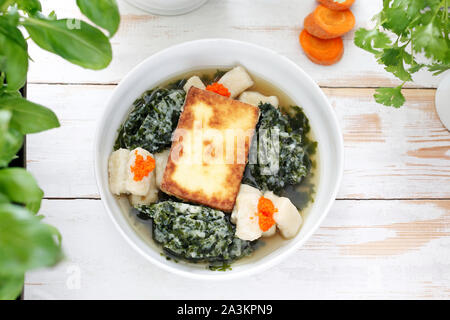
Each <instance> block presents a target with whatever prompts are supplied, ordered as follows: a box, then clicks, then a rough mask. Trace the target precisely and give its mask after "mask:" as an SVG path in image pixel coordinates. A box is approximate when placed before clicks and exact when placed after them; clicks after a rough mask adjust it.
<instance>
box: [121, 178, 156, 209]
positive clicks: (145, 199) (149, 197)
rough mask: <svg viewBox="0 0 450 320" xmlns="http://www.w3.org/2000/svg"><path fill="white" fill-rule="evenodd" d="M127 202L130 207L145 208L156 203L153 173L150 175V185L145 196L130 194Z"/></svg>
mask: <svg viewBox="0 0 450 320" xmlns="http://www.w3.org/2000/svg"><path fill="white" fill-rule="evenodd" d="M128 200H129V201H130V204H131V205H132V206H139V205H141V206H146V205H149V204H152V203H155V202H157V201H158V188H157V187H156V179H155V172H154V171H153V172H151V173H150V185H149V189H148V192H147V194H146V195H145V196H137V195H134V194H130V195H129V196H128Z"/></svg>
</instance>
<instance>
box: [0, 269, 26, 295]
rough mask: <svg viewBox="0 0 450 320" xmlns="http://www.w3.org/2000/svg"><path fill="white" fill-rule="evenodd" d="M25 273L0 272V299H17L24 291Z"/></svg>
mask: <svg viewBox="0 0 450 320" xmlns="http://www.w3.org/2000/svg"><path fill="white" fill-rule="evenodd" d="M24 278H25V277H24V274H23V273H12V274H8V273H2V272H0V300H15V299H17V297H18V296H19V295H20V292H22V287H23V282H24Z"/></svg>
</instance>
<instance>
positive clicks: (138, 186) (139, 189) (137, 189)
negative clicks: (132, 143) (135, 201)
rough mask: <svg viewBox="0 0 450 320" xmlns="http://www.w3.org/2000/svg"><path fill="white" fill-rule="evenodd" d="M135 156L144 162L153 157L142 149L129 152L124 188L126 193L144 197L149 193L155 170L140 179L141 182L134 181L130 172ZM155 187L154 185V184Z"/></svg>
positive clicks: (133, 176)
mask: <svg viewBox="0 0 450 320" xmlns="http://www.w3.org/2000/svg"><path fill="white" fill-rule="evenodd" d="M137 155H141V156H142V157H143V158H144V160H147V159H148V157H151V158H153V155H152V154H151V153H150V152H148V151H147V150H144V149H142V148H136V149H134V150H132V151H131V152H130V155H129V158H128V163H127V179H126V188H127V191H128V192H129V193H131V194H133V195H136V196H146V195H147V194H148V192H149V189H150V185H151V180H152V179H153V180H155V170H153V171H151V172H150V173H149V174H147V175H146V176H144V177H142V179H141V180H139V181H136V180H135V179H134V178H135V175H134V173H133V171H132V167H134V166H135V162H136V157H137ZM155 185H156V183H155Z"/></svg>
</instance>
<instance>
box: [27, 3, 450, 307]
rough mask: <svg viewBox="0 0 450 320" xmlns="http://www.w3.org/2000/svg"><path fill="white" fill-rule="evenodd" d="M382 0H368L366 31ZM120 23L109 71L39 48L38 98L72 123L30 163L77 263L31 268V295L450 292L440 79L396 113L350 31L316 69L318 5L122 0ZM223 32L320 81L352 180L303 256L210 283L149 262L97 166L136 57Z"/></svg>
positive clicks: (42, 137)
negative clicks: (382, 97)
mask: <svg viewBox="0 0 450 320" xmlns="http://www.w3.org/2000/svg"><path fill="white" fill-rule="evenodd" d="M43 2H44V7H45V9H46V10H48V11H50V10H53V9H55V11H56V12H57V13H58V17H61V18H62V17H70V16H76V17H80V15H79V14H78V11H77V9H76V7H75V0H73V1H67V0H66V1H60V0H45V1H43ZM381 2H382V1H381V0H378V1H374V0H357V1H356V3H355V5H354V7H353V12H354V13H355V16H356V20H357V27H360V26H368V25H369V23H370V22H369V21H370V17H372V16H373V15H374V14H375V13H376V12H378V11H379V9H380V7H381ZM119 5H120V9H121V13H122V24H121V27H120V30H119V32H118V34H117V35H116V36H115V37H114V38H113V40H112V43H113V50H114V60H113V62H112V64H111V65H110V67H109V68H108V69H106V70H104V71H100V72H94V71H87V70H83V69H81V68H78V67H75V66H72V65H70V64H69V63H66V62H64V61H63V60H62V59H59V58H56V57H55V56H53V55H51V54H47V53H46V52H43V51H42V50H40V49H38V48H36V47H35V46H32V47H31V48H30V54H31V57H32V58H33V60H34V63H32V64H31V66H30V73H29V86H28V95H29V98H30V99H31V100H33V101H36V102H39V103H43V104H45V105H48V106H50V107H51V108H52V109H53V110H54V111H55V112H56V113H57V115H58V116H59V118H60V120H61V124H62V127H61V128H59V129H56V130H52V131H49V132H45V133H42V134H37V135H32V136H29V138H28V144H27V158H28V168H29V170H31V172H32V173H33V174H34V175H35V176H36V177H37V179H38V180H39V182H40V185H41V186H42V188H43V189H44V191H45V200H44V202H43V207H42V210H41V213H42V214H44V215H45V216H46V221H47V222H49V223H51V224H53V225H55V226H56V227H58V228H59V230H60V231H61V232H62V235H63V245H64V251H65V254H66V259H65V261H63V262H62V263H61V264H59V265H58V266H57V267H55V268H53V269H46V270H38V271H34V272H31V273H29V274H27V277H26V284H25V298H26V299H53V298H62V299H78V298H86V299H90V298H138V299H141V298H146V299H170V298H190V299H196V298H200V299H201V298H214V299H226V298H234V299H245V298H251V299H263V298H267V299H278V298H286V299H293V298H449V297H450V134H449V132H448V131H447V130H446V129H445V128H444V127H443V126H442V125H441V123H440V122H439V120H438V118H437V115H436V113H435V109H434V95H435V88H436V87H437V85H438V83H439V80H440V78H439V77H431V76H430V75H429V74H426V73H425V72H423V73H419V74H418V75H417V76H416V77H415V82H414V83H413V84H408V89H406V90H405V94H406V98H407V102H406V105H405V106H404V107H403V108H401V109H399V110H395V109H391V108H386V107H383V106H380V105H377V104H376V103H375V102H374V100H373V98H372V94H373V92H374V89H373V88H376V87H378V86H390V85H395V84H397V83H398V82H397V81H396V80H395V79H394V78H393V77H392V76H390V75H389V74H388V73H386V72H385V71H384V70H383V68H382V66H380V65H378V64H377V63H376V62H375V59H374V57H373V56H371V55H370V54H368V53H365V52H364V51H362V50H360V49H359V48H357V47H355V45H354V44H353V35H354V34H353V32H351V33H349V34H347V35H345V37H344V42H345V50H346V51H345V54H344V57H343V59H342V60H341V62H339V63H338V64H336V65H334V66H331V67H321V66H317V65H314V64H313V63H311V62H310V61H309V60H308V59H307V58H306V57H305V55H304V54H303V52H302V50H301V49H300V46H299V44H298V41H297V36H298V34H299V32H300V30H301V27H302V22H303V19H304V17H305V16H306V15H307V14H308V13H309V12H310V11H311V10H312V9H313V8H314V6H315V5H316V3H315V2H314V0H225V1H224V0H210V1H209V2H208V3H207V4H206V5H205V6H204V7H202V8H201V9H200V10H198V11H196V12H193V13H190V14H188V15H185V16H179V17H158V16H152V15H148V14H145V13H143V12H141V11H139V10H137V9H135V8H133V7H131V6H129V5H128V4H126V3H124V2H123V1H119ZM208 37H225V38H233V39H239V40H245V41H249V42H253V43H257V44H259V45H262V46H265V47H268V48H271V49H274V50H276V51H278V52H280V53H282V54H284V55H286V56H287V57H289V58H290V59H292V60H293V61H295V62H296V63H297V64H299V65H300V66H301V67H302V68H303V69H304V70H305V71H306V72H308V73H309V74H310V75H311V76H312V77H313V78H314V79H315V80H316V81H317V83H318V84H319V85H320V86H321V87H322V88H323V90H324V92H325V94H326V95H327V96H328V98H329V100H330V102H331V104H332V106H333V107H334V109H335V111H336V113H337V114H338V117H339V119H340V123H341V126H342V130H343V134H344V139H345V152H346V162H345V174H344V179H343V182H342V186H341V189H340V191H339V195H338V199H337V201H336V202H335V204H334V206H333V208H332V210H331V212H330V213H329V215H328V217H327V218H326V220H325V221H324V223H323V224H322V226H321V227H320V229H318V231H317V232H316V233H315V234H314V236H313V237H312V238H311V239H310V240H309V241H308V242H307V243H306V245H305V246H303V247H302V248H300V249H299V250H298V251H297V252H296V253H295V254H294V255H292V256H291V257H289V258H288V259H287V260H285V261H284V262H283V263H281V264H279V265H278V266H276V267H274V268H272V269H270V270H268V271H267V272H265V273H264V274H259V275H256V276H253V277H249V278H245V279H239V280H235V281H227V282H218V283H214V284H211V283H210V282H201V281H200V282H199V281H192V280H187V279H184V278H181V277H178V276H175V275H173V274H170V273H167V272H165V271H163V270H160V269H159V268H157V267H155V266H153V265H152V264H150V263H149V262H148V261H147V260H145V259H144V258H142V257H141V256H140V255H138V254H137V253H136V252H134V251H133V250H132V249H131V247H130V246H129V245H128V244H127V243H126V242H125V240H124V239H123V238H122V237H121V236H120V234H119V233H118V232H117V231H116V229H115V227H114V226H113V224H112V222H111V221H110V219H109V218H108V216H107V214H106V212H105V210H104V208H103V205H102V203H101V200H100V199H99V194H98V191H97V187H96V183H95V179H94V173H93V150H92V148H93V147H92V146H93V137H94V132H95V129H96V125H97V120H98V119H99V118H100V116H101V114H102V112H103V109H104V106H105V100H106V99H107V98H108V97H109V96H110V95H111V93H112V91H113V90H114V87H115V85H116V84H117V83H118V82H119V81H120V80H121V79H122V78H123V77H124V75H125V74H126V73H127V72H128V71H129V70H130V69H131V68H132V67H133V66H135V65H136V64H137V63H139V62H141V61H142V60H143V59H145V58H146V57H148V56H150V55H151V54H153V53H155V52H157V51H159V50H161V49H163V48H166V47H168V46H171V45H174V44H177V43H180V42H184V41H188V40H193V39H200V38H208Z"/></svg>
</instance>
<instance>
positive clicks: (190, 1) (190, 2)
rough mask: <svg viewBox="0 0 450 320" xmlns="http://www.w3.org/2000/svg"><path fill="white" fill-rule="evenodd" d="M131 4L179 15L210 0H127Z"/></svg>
mask: <svg viewBox="0 0 450 320" xmlns="http://www.w3.org/2000/svg"><path fill="white" fill-rule="evenodd" d="M126 1H127V2H129V3H130V4H132V5H134V6H136V7H138V8H140V9H143V10H145V11H148V12H150V13H153V14H159V15H168V16H173V15H179V14H184V13H188V12H190V11H192V10H195V9H197V8H199V7H200V6H202V5H203V4H205V3H206V2H207V1H208V0H126Z"/></svg>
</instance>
